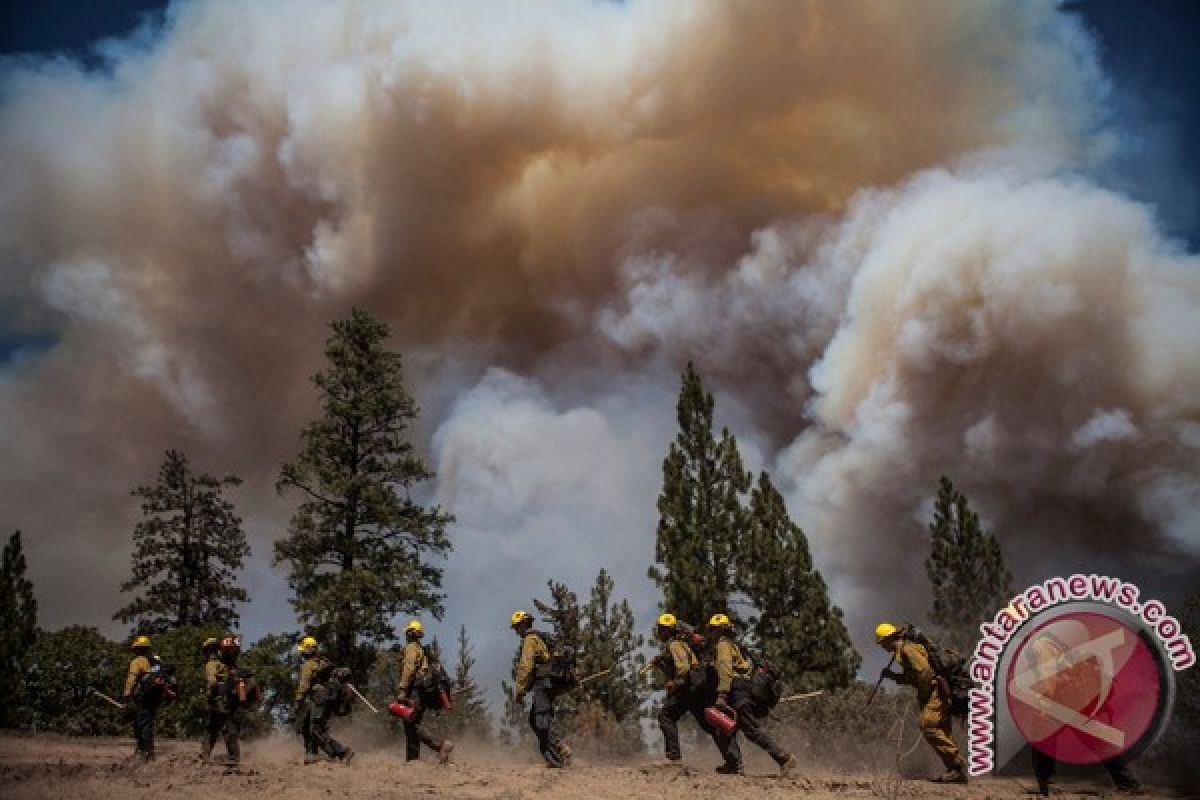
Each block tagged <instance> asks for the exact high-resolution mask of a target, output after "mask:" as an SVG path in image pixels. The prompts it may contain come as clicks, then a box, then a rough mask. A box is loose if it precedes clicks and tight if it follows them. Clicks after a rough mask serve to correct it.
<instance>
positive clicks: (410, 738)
mask: <svg viewBox="0 0 1200 800" xmlns="http://www.w3.org/2000/svg"><path fill="white" fill-rule="evenodd" d="M424 635H425V629H424V628H423V627H422V625H421V623H420V621H419V620H415V619H414V620H412V621H411V622H409V623H408V625H406V626H405V627H404V638H405V639H406V640H407V644H405V645H404V663H403V666H402V667H401V668H400V682H399V683H398V684H397V685H396V695H397V697H398V698H399V702H401V703H403V704H404V705H406V706H408V707H409V708H411V709H412V714H411V715H410V716H409V717H408V719H406V720H404V743H405V748H404V760H405V761H416V760H417V759H418V758H420V757H421V745H422V743H423V744H424V745H425V746H426V747H428V748H429V749H430V750H433V751H434V752H435V753H437V754H438V760H439V761H441V762H442V763H443V764H446V763H448V762H449V761H450V751H452V750H453V749H454V743H453V742H451V741H450V740H449V739H435V738H433V737H432V736H430V735H429V733H428V732H427V731H426V730H425V729H424V728H422V727H421V719H422V718H423V717H424V716H425V707H426V704H427V702H428V701H429V700H430V695H431V694H432V693H431V692H429V691H428V690H425V691H422V689H423V687H424V684H425V683H426V681H427V678H428V677H429V674H430V671H429V659H428V657H427V656H426V654H425V648H424V647H423V646H422V645H421V637H422V636H424Z"/></svg>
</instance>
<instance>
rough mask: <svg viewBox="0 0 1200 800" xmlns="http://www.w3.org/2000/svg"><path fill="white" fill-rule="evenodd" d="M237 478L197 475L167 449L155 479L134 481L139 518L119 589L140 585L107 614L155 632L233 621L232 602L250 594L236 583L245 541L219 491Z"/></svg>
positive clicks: (236, 482)
mask: <svg viewBox="0 0 1200 800" xmlns="http://www.w3.org/2000/svg"><path fill="white" fill-rule="evenodd" d="M240 484H241V480H240V479H238V478H236V477H234V476H228V477H225V478H221V479H219V480H218V479H217V478H214V477H213V476H211V475H208V474H207V473H201V474H200V475H196V474H195V473H193V472H192V469H191V467H190V466H189V465H188V459H187V456H185V455H184V454H183V453H181V452H179V451H178V450H168V451H167V453H166V457H165V458H164V460H163V463H162V466H161V467H160V468H159V471H158V482H157V483H156V484H155V485H154V486H139V487H138V488H137V489H134V490H133V492H132V494H133V495H134V496H135V497H141V498H142V514H143V516H144V519H143V520H142V521H141V522H139V523H138V524H137V526H136V527H135V528H134V531H133V541H134V551H133V576H132V577H131V578H130V579H129V580H128V581H126V582H125V583H123V584H122V585H121V591H122V592H133V591H139V590H140V591H141V593H140V594H138V595H137V596H135V598H134V599H133V601H132V602H131V603H130V604H129V605H127V606H125V607H124V608H122V609H121V610H120V611H118V612H117V613H116V614H114V615H113V619H116V620H120V621H121V622H125V623H130V622H133V623H135V625H136V627H137V629H138V630H140V631H142V632H146V633H156V632H161V631H166V630H169V629H170V628H177V627H190V626H199V625H207V624H212V625H217V626H220V627H223V628H226V629H229V628H232V627H234V626H236V625H237V621H238V614H237V611H236V610H235V605H236V604H237V603H244V602H247V601H248V600H249V596H248V595H247V594H246V591H245V590H244V589H241V588H239V587H238V586H237V585H236V584H235V583H234V580H235V573H236V571H237V570H239V569H241V568H242V564H243V561H244V559H245V558H246V556H248V555H249V554H250V546H249V545H248V544H246V533H245V531H244V530H242V521H241V519H240V518H239V517H238V516H237V514H236V513H234V507H233V505H232V504H231V503H230V502H228V501H227V500H226V499H225V498H224V496H223V495H222V492H223V491H224V489H225V488H226V487H234V486H238V485H240Z"/></svg>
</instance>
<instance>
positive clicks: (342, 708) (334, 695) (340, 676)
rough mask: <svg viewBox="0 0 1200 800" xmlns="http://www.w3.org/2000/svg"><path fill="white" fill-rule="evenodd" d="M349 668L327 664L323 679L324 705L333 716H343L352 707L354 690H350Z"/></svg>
mask: <svg viewBox="0 0 1200 800" xmlns="http://www.w3.org/2000/svg"><path fill="white" fill-rule="evenodd" d="M349 684H350V668H349V667H334V666H333V664H332V663H330V665H329V671H328V677H327V678H326V679H325V707H326V709H327V711H328V712H329V713H331V714H333V715H335V716H338V717H344V716H346V715H347V714H349V713H350V711H351V709H352V708H353V707H354V692H352V691H350V686H349Z"/></svg>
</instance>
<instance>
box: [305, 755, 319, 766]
mask: <svg viewBox="0 0 1200 800" xmlns="http://www.w3.org/2000/svg"><path fill="white" fill-rule="evenodd" d="M320 760H321V757H320V756H319V755H317V754H316V753H305V754H304V763H305V764H316V763H317V762H318V761H320Z"/></svg>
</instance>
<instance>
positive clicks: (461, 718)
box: [445, 625, 492, 740]
mask: <svg viewBox="0 0 1200 800" xmlns="http://www.w3.org/2000/svg"><path fill="white" fill-rule="evenodd" d="M474 669H475V656H474V655H473V654H472V652H471V642H470V639H468V638H467V627H466V626H465V625H464V626H462V627H461V628H459V629H458V660H457V661H456V662H455V665H454V675H453V678H454V688H455V693H454V697H453V698H452V700H453V701H454V707H453V708H452V709H451V710H450V711H449V713H447V714H446V721H445V729H446V732H447V733H448V734H450V735H451V736H462V735H463V734H464V733H469V734H471V735H473V736H475V737H477V738H480V739H485V740H486V739H489V738H490V737H491V733H492V720H491V715H490V714H489V713H488V708H487V701H486V700H484V697H483V691H482V690H481V689H480V688H479V685H478V684H477V683H476V682H475V676H474V675H473V674H472V670H474Z"/></svg>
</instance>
